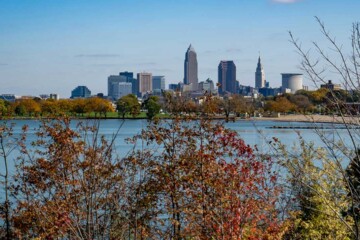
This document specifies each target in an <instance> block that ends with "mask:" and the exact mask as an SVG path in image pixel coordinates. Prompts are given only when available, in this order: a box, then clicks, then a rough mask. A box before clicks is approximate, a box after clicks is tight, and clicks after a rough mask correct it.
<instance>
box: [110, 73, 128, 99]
mask: <svg viewBox="0 0 360 240" xmlns="http://www.w3.org/2000/svg"><path fill="white" fill-rule="evenodd" d="M126 82H127V77H126V76H122V75H111V76H109V77H108V97H109V98H111V99H112V100H115V101H116V100H118V99H119V92H118V90H119V87H118V86H119V83H126Z"/></svg>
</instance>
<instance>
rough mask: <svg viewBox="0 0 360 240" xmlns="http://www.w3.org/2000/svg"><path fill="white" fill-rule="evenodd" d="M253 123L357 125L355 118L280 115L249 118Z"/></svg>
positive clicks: (357, 121) (357, 120)
mask: <svg viewBox="0 0 360 240" xmlns="http://www.w3.org/2000/svg"><path fill="white" fill-rule="evenodd" d="M250 120H253V121H274V122H307V123H333V124H344V123H349V124H356V125H359V119H358V118H357V117H344V118H342V117H340V116H329V115H319V114H311V115H302V114H294V115H281V116H280V117H254V118H250Z"/></svg>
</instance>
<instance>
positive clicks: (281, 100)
mask: <svg viewBox="0 0 360 240" xmlns="http://www.w3.org/2000/svg"><path fill="white" fill-rule="evenodd" d="M265 109H266V110H268V111H273V112H280V113H287V112H290V111H293V110H294V109H295V105H294V104H293V103H291V102H290V101H289V100H288V99H287V98H286V97H283V96H281V97H277V98H276V99H275V101H268V102H267V103H266V106H265Z"/></svg>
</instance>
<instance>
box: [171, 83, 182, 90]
mask: <svg viewBox="0 0 360 240" xmlns="http://www.w3.org/2000/svg"><path fill="white" fill-rule="evenodd" d="M169 90H173V91H179V90H180V86H179V84H178V83H176V84H175V83H170V84H169Z"/></svg>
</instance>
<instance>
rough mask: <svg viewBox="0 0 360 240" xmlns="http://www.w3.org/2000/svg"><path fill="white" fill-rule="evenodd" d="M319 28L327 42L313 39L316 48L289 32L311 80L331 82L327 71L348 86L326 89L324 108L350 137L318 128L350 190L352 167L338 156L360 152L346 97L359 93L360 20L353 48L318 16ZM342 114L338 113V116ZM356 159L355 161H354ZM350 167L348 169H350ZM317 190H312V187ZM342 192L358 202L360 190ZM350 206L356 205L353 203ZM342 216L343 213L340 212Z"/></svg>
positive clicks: (355, 231)
mask: <svg viewBox="0 0 360 240" xmlns="http://www.w3.org/2000/svg"><path fill="white" fill-rule="evenodd" d="M316 20H317V22H318V24H319V26H320V31H321V33H322V35H323V37H324V38H325V40H326V43H328V46H326V44H324V43H323V44H321V45H320V44H318V43H317V42H316V41H313V42H312V43H313V47H314V51H311V50H306V49H303V47H302V45H301V43H300V42H299V40H297V39H296V38H295V37H294V35H293V34H292V33H291V32H290V39H291V42H292V44H293V45H294V47H295V48H296V50H297V51H298V53H299V55H300V56H301V58H302V61H301V68H302V70H303V71H304V72H305V74H306V75H307V77H308V78H309V79H310V80H312V82H313V84H314V85H315V86H318V87H319V86H320V85H321V84H326V83H327V82H328V79H327V77H326V76H327V75H328V74H329V73H331V75H333V76H335V79H337V80H338V81H339V83H340V85H341V86H342V87H343V88H344V89H345V90H344V91H340V92H337V91H336V90H331V89H328V92H327V93H326V97H325V98H326V101H327V105H326V106H324V107H325V112H327V113H329V114H333V117H334V119H337V120H336V122H337V123H340V124H342V126H343V127H344V128H345V129H346V131H347V135H346V137H345V138H346V139H350V141H348V142H346V141H345V140H344V139H343V137H341V136H340V135H338V134H337V129H336V128H335V127H334V128H333V129H332V131H333V134H334V136H338V137H336V138H335V137H334V138H329V137H327V136H326V133H325V132H324V131H322V130H321V129H317V130H316V132H317V133H318V136H319V138H320V140H321V141H322V144H323V145H324V146H326V148H325V149H326V150H327V156H328V157H327V158H326V159H327V160H328V162H329V164H332V166H334V168H335V169H336V170H337V171H338V172H339V173H341V177H342V180H343V181H345V184H346V185H347V186H348V189H349V190H350V191H351V187H349V186H351V185H352V184H353V183H352V181H351V179H352V176H351V175H349V174H351V171H346V168H347V166H346V164H341V162H340V161H339V156H341V158H342V159H344V160H343V161H344V162H345V163H352V162H354V159H357V158H358V157H359V153H358V152H357V151H356V149H357V148H358V141H357V140H356V139H359V136H360V135H359V133H360V132H359V128H358V123H359V116H358V115H357V113H354V111H353V109H352V108H351V107H349V106H348V104H347V103H346V101H347V100H348V99H349V98H352V97H351V95H350V96H348V94H353V93H354V92H355V93H356V91H357V89H358V87H359V85H360V74H359V71H358V70H359V62H360V60H359V56H360V55H359V53H360V24H359V23H354V24H353V26H352V31H351V37H350V48H349V49H350V52H345V50H344V49H343V48H342V44H339V43H338V42H337V41H336V39H335V37H333V36H332V35H331V34H330V32H329V30H328V29H327V28H326V27H325V24H324V23H323V22H322V21H321V20H320V19H319V18H316ZM325 48H328V49H332V52H331V54H329V53H328V52H327V51H326V50H324V49H325ZM335 114H336V115H339V117H337V116H335ZM355 162H356V161H355ZM351 168H352V167H350V168H349V169H351ZM311 191H312V192H314V191H313V190H311ZM319 193H320V196H321V197H323V198H324V199H326V198H328V197H329V196H327V195H325V194H322V192H319ZM342 194H343V195H345V196H347V197H348V198H349V201H350V202H352V203H356V202H357V199H359V195H358V192H355V191H351V194H347V191H344V192H342ZM350 209H354V208H353V207H351V208H350ZM349 216H351V217H352V220H353V225H347V227H348V231H349V232H351V234H352V236H353V237H354V238H355V239H360V228H359V226H360V225H359V224H360V222H359V221H358V219H357V215H356V214H351V215H349ZM339 218H340V219H341V217H340V216H339Z"/></svg>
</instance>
